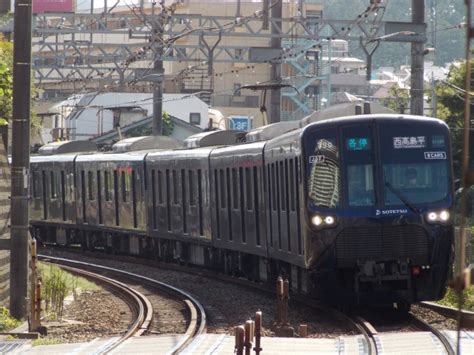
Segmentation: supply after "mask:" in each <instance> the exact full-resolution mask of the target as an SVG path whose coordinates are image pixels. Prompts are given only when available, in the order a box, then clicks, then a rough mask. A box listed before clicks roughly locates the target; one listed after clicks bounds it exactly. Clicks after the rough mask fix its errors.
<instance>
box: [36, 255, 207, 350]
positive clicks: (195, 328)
mask: <svg viewBox="0 0 474 355" xmlns="http://www.w3.org/2000/svg"><path fill="white" fill-rule="evenodd" d="M39 257H40V259H41V260H43V261H47V262H51V263H55V264H59V265H60V266H61V267H62V268H65V269H68V270H70V271H71V272H74V273H78V274H82V275H84V277H87V278H94V279H97V280H99V281H100V282H102V283H107V284H109V285H111V287H114V288H115V289H116V290H120V292H121V294H122V291H121V290H122V289H126V290H127V291H125V290H124V292H127V294H130V296H129V297H130V298H129V299H130V300H131V299H133V300H134V304H135V306H133V308H132V309H133V311H134V313H135V314H137V317H136V318H137V319H136V320H135V321H134V323H133V325H132V326H131V327H130V329H129V331H128V332H127V333H126V334H125V335H124V336H123V337H121V338H119V339H118V340H117V341H116V342H114V343H112V344H111V345H110V346H109V347H108V348H107V349H106V351H105V352H104V353H108V352H110V351H111V350H113V349H115V348H116V347H117V346H118V345H120V344H121V343H123V342H124V341H125V340H126V339H128V338H130V337H132V336H139V335H141V334H143V333H144V332H145V331H146V329H147V328H148V326H149V324H150V322H151V318H152V314H153V310H152V307H151V304H150V302H149V301H148V300H146V297H144V296H143V295H141V294H140V293H139V292H136V291H134V290H133V289H131V288H129V287H127V286H126V285H125V284H123V283H121V282H119V281H116V280H113V279H111V278H108V277H104V276H102V275H97V272H107V273H109V274H110V273H112V274H115V275H118V276H119V277H121V278H126V279H129V280H134V281H137V282H140V283H141V284H146V285H148V286H151V287H153V288H155V289H159V290H160V291H162V292H165V293H167V294H170V295H172V296H174V297H176V298H177V299H180V300H181V301H182V302H183V303H184V304H186V307H187V308H188V310H189V314H190V315H191V316H190V321H189V326H188V328H187V330H186V333H185V334H184V336H183V337H182V338H181V340H180V341H179V342H178V343H177V344H176V345H175V347H174V348H173V349H172V350H171V351H170V352H169V353H171V354H178V353H180V352H181V351H183V350H185V349H186V348H187V347H188V346H190V345H191V344H192V343H193V341H194V340H195V338H196V337H197V336H198V335H200V334H202V333H204V331H205V328H206V313H205V311H204V307H203V306H202V305H201V304H200V303H199V302H198V301H197V300H196V299H195V298H194V297H193V296H191V295H190V294H189V293H187V292H185V291H183V290H180V289H178V288H176V287H173V286H170V285H167V284H165V283H163V282H160V281H156V280H153V279H150V278H147V277H144V276H141V275H137V274H133V273H130V272H127V271H123V270H119V269H114V268H110V267H106V266H102V265H97V264H91V263H86V262H81V261H74V260H69V259H64V258H55V257H50V256H46V255H39ZM79 267H80V268H81V269H79ZM83 269H87V270H91V271H86V270H83ZM131 294H133V295H131ZM127 297H128V296H127ZM127 303H129V302H127ZM129 304H130V303H129Z"/></svg>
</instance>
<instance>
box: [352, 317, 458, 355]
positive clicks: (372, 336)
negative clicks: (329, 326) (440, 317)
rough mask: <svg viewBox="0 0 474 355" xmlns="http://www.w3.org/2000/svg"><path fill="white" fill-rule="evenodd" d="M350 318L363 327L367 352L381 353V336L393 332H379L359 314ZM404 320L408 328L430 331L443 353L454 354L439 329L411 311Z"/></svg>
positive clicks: (451, 346) (453, 350) (447, 340)
mask: <svg viewBox="0 0 474 355" xmlns="http://www.w3.org/2000/svg"><path fill="white" fill-rule="evenodd" d="M351 318H352V319H353V322H354V323H356V324H358V327H360V328H362V329H363V334H364V337H365V338H366V341H367V337H368V339H369V340H368V341H369V342H370V349H369V350H368V353H369V354H379V353H382V347H383V346H382V344H383V343H384V339H383V336H384V335H387V334H393V333H391V332H386V331H382V332H380V333H379V332H378V331H377V330H376V327H374V326H373V325H372V324H371V323H370V322H369V321H367V320H366V319H364V318H363V317H361V316H358V315H356V316H354V317H351ZM406 320H407V321H408V323H409V325H410V328H412V329H414V330H418V331H421V332H429V333H431V335H432V336H434V337H435V338H436V339H437V340H438V341H439V343H440V344H441V347H442V348H443V351H444V353H445V354H447V355H455V354H456V351H455V349H454V348H453V345H452V344H451V343H450V341H449V339H448V338H447V337H446V336H445V335H444V334H443V333H442V332H441V331H440V330H438V329H436V328H435V327H433V326H431V325H430V324H428V323H427V322H425V321H424V320H422V319H420V318H418V317H417V316H415V315H413V314H411V313H409V314H407V316H406ZM399 334H400V340H402V339H403V335H402V334H403V333H399Z"/></svg>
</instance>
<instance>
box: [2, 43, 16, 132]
mask: <svg viewBox="0 0 474 355" xmlns="http://www.w3.org/2000/svg"><path fill="white" fill-rule="evenodd" d="M12 64H13V45H12V44H11V43H10V42H5V41H2V40H1V39H0V125H5V124H8V121H9V120H10V118H11V116H12V101H13V73H12Z"/></svg>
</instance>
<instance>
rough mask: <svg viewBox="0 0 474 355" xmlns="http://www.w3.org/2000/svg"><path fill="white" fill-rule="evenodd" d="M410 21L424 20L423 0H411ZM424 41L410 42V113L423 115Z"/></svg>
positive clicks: (420, 22)
mask: <svg viewBox="0 0 474 355" xmlns="http://www.w3.org/2000/svg"><path fill="white" fill-rule="evenodd" d="M411 3H412V6H411V7H412V11H413V13H412V21H413V22H414V23H418V24H422V23H424V22H425V2H424V0H412V2H411ZM424 46H425V45H424V43H417V42H412V44H411V89H410V113H411V114H412V115H423V66H424V62H423V61H424V53H423V51H424Z"/></svg>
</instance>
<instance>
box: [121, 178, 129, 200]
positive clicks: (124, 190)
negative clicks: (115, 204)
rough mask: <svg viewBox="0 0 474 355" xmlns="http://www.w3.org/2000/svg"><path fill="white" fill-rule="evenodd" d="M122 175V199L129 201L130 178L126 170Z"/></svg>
mask: <svg viewBox="0 0 474 355" xmlns="http://www.w3.org/2000/svg"><path fill="white" fill-rule="evenodd" d="M120 175H121V176H122V201H123V202H127V201H128V196H127V194H128V191H127V180H128V176H127V172H126V171H122V173H121V174H120Z"/></svg>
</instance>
